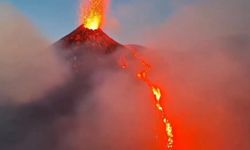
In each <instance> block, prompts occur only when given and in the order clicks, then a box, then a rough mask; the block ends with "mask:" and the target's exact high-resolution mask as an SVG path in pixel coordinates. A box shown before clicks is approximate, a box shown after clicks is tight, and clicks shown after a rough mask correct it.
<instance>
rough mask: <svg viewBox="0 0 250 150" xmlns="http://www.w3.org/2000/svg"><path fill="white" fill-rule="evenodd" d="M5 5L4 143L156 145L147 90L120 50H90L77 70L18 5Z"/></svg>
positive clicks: (18, 146) (24, 147)
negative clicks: (123, 63) (123, 66)
mask: <svg viewBox="0 0 250 150" xmlns="http://www.w3.org/2000/svg"><path fill="white" fill-rule="evenodd" d="M0 8H1V9H0V10H1V11H0V12H1V13H0V21H1V25H0V27H1V28H0V39H1V40H0V48H1V51H0V52H1V56H0V58H1V61H0V62H1V64H0V66H1V71H0V82H2V83H3V84H1V86H0V88H1V96H0V99H1V101H0V108H1V109H0V149H4V150H34V149H36V150H44V149H47V150H50V149H51V150H52V149H53V150H57V149H58V150H64V149H65V150H66V149H67V150H68V149H74V150H78V149H79V150H80V149H89V150H95V149H109V150H115V149H124V150H125V149H131V150H133V149H140V148H143V149H148V150H151V149H157V144H156V143H157V141H158V140H157V138H156V136H157V135H156V134H157V132H156V131H155V130H157V128H158V124H159V122H157V120H156V119H155V115H156V112H155V111H154V107H152V106H153V104H152V103H151V99H150V98H149V95H150V94H148V95H147V94H144V93H147V90H148V89H146V87H145V86H144V85H142V84H140V82H139V81H137V80H136V79H134V77H133V76H134V75H131V74H130V75H129V74H127V73H125V72H124V71H119V70H120V68H119V67H117V66H116V65H115V64H116V63H117V59H118V57H117V56H116V55H114V56H113V55H111V56H106V57H105V58H104V57H103V55H101V56H100V55H96V54H92V53H88V51H86V53H85V54H84V55H83V56H82V57H83V62H84V64H83V66H82V67H83V68H81V69H80V70H81V71H80V72H77V73H76V72H74V73H73V72H72V70H70V69H69V68H70V67H68V66H69V65H70V64H69V61H68V60H67V61H65V60H64V58H63V59H62V57H61V56H65V55H64V54H60V53H61V52H62V51H64V50H63V49H56V50H55V49H52V48H51V47H50V44H49V43H48V42H47V41H46V40H44V39H43V38H42V36H41V35H40V34H39V33H38V32H37V31H36V29H35V28H34V27H33V26H32V25H31V24H30V23H29V21H28V20H27V19H26V18H24V17H23V16H22V15H20V13H19V12H18V11H16V10H15V9H14V8H12V7H11V6H9V5H1V6H0ZM58 54H59V55H58ZM58 56H60V58H59V57H58ZM142 104H143V105H142ZM142 127H143V128H142Z"/></svg>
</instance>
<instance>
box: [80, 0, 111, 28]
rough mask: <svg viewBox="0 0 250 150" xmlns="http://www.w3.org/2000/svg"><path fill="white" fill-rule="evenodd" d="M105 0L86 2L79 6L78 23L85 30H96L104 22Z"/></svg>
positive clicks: (89, 0)
mask: <svg viewBox="0 0 250 150" xmlns="http://www.w3.org/2000/svg"><path fill="white" fill-rule="evenodd" d="M107 3H108V1H107V0H88V1H87V2H85V3H83V2H82V4H81V16H80V22H81V24H83V25H84V27H85V28H88V29H91V30H96V29H98V28H100V27H101V25H102V24H103V21H104V13H105V9H106V5H107Z"/></svg>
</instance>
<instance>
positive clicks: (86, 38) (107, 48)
mask: <svg viewBox="0 0 250 150" xmlns="http://www.w3.org/2000/svg"><path fill="white" fill-rule="evenodd" d="M55 45H56V46H59V47H62V48H64V49H69V50H74V51H77V50H80V49H81V50H83V49H84V50H89V51H90V50H91V51H97V52H98V53H110V52H112V51H114V50H115V49H116V48H118V47H122V45H121V44H120V43H118V42H116V41H114V40H113V39H111V38H110V37H109V36H108V35H107V34H105V33H104V32H103V31H102V30H101V29H97V30H90V29H87V28H85V27H84V26H80V27H78V28H77V29H76V30H74V31H73V32H71V33H70V34H68V35H66V36H65V37H63V38H62V39H60V40H59V41H57V42H56V43H55Z"/></svg>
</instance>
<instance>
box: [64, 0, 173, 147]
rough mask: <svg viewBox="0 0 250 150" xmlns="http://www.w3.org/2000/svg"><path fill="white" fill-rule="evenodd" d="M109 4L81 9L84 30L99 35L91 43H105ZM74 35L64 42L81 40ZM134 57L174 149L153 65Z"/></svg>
mask: <svg viewBox="0 0 250 150" xmlns="http://www.w3.org/2000/svg"><path fill="white" fill-rule="evenodd" d="M107 3H108V0H88V2H87V4H86V3H84V4H82V5H81V6H82V7H81V24H83V26H84V28H86V29H88V30H93V32H89V31H88V30H86V31H88V33H92V34H93V33H94V35H97V36H94V38H93V39H94V40H91V43H98V42H99V41H103V40H97V39H100V38H102V37H104V36H102V37H101V36H98V35H104V33H101V34H99V33H100V31H99V29H100V27H101V25H102V24H103V21H104V16H105V15H104V13H105V7H106V5H107ZM83 31H84V32H83ZM81 33H87V32H85V29H82V28H81V27H80V28H79V34H78V32H76V37H77V36H78V37H82V36H81ZM97 33H98V34H97ZM71 34H72V35H74V33H71ZM72 35H71V36H69V37H70V38H65V39H66V40H63V41H70V39H73V41H74V40H75V39H79V38H72V37H74V36H72ZM88 37H91V36H90V35H88ZM98 37H99V38H98ZM67 39H69V40H67ZM80 39H81V38H80ZM90 39H92V38H90ZM104 39H109V38H104ZM76 41H79V40H76ZM94 41H95V42H94ZM106 41H108V44H105V45H112V44H110V43H115V42H109V41H112V40H106ZM85 42H86V40H83V42H80V43H85ZM68 43H72V42H68ZM102 43H103V42H102ZM105 43H107V42H105ZM70 45H71V44H70ZM94 45H100V44H94ZM113 45H116V46H113V47H118V46H119V44H113ZM117 45H118V46H117ZM106 47H107V46H106ZM126 49H127V50H130V49H131V48H129V47H127V48H126ZM105 51H106V50H105ZM132 56H133V58H135V59H136V60H137V61H138V62H139V64H140V65H141V66H142V68H143V69H142V70H139V71H138V72H137V73H136V76H137V77H138V78H139V79H140V80H142V81H143V82H144V83H145V84H146V85H147V86H148V87H149V88H150V90H151V92H152V95H153V97H154V101H155V105H156V108H157V110H158V111H159V112H160V115H161V118H162V123H163V124H164V128H165V131H164V132H165V133H164V135H165V136H166V139H167V141H166V143H167V144H166V145H167V148H173V143H174V139H173V138H174V135H173V128H172V125H171V123H170V122H169V120H168V119H167V116H166V111H165V109H164V107H163V105H162V101H163V96H162V93H163V89H162V88H161V87H160V86H158V85H157V84H156V83H154V82H153V81H152V80H151V78H150V77H149V72H150V71H151V69H152V67H151V65H150V64H149V63H148V62H147V61H146V60H145V59H143V58H142V57H141V56H139V54H138V53H137V52H136V51H135V50H132ZM124 60H125V59H124ZM121 67H122V68H124V69H126V68H128V64H127V63H126V61H123V62H122V64H121Z"/></svg>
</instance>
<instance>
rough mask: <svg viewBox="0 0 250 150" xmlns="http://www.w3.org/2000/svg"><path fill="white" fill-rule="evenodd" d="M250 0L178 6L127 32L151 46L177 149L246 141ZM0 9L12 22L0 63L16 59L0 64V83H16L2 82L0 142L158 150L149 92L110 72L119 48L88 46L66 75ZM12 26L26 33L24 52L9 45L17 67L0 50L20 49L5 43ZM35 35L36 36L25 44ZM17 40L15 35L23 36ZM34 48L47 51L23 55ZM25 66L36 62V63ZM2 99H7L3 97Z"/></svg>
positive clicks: (18, 147) (11, 146) (14, 146)
mask: <svg viewBox="0 0 250 150" xmlns="http://www.w3.org/2000/svg"><path fill="white" fill-rule="evenodd" d="M145 3H146V2H145ZM157 3H158V4H160V2H159V1H157ZM179 3H181V1H178V5H179ZM139 4H140V5H143V3H139ZM150 4H152V3H150ZM152 5H153V6H154V4H152ZM147 6H148V4H147ZM249 6H250V5H249V2H248V1H244V0H239V1H225V0H219V1H203V2H199V3H193V4H190V5H180V7H179V8H178V9H177V10H176V11H174V12H173V13H172V14H171V15H170V16H169V17H168V18H167V19H166V21H165V23H164V24H147V25H146V27H145V28H143V30H140V29H139V28H138V29H133V30H137V31H136V33H140V34H138V35H147V36H143V37H141V36H135V37H138V39H137V40H138V41H143V43H145V45H147V46H148V47H152V49H155V50H152V49H148V50H144V51H143V52H142V53H143V54H144V55H145V57H146V58H147V59H148V60H149V61H150V62H152V63H153V66H154V72H153V73H152V76H153V78H154V79H155V80H156V81H157V82H159V83H161V84H163V85H164V86H165V87H166V89H167V92H168V101H167V103H168V105H167V108H166V109H167V110H168V116H169V119H170V120H171V122H172V123H173V126H174V133H175V142H176V143H175V146H176V149H192V150H196V149H198V150H199V149H204V150H206V149H209V150H211V149H214V150H217V149H229V150H234V149H243V150H245V149H246V150H247V149H249V148H250V146H249V142H248V139H249V135H248V133H249V124H250V120H249V119H248V118H249V98H250V97H249V94H248V91H249V89H250V87H249V81H250V79H249V72H250V71H249V64H250V63H249V60H248V56H249V49H250V45H249V43H250V42H249V40H250V39H249V35H250V34H249V14H248V10H249ZM141 7H143V6H140V7H139V8H141ZM133 8H136V5H133ZM144 8H145V9H149V11H150V9H151V7H144ZM0 10H1V11H3V12H4V13H0V16H1V19H0V21H2V20H4V23H6V21H7V22H10V21H8V20H11V24H14V26H11V25H10V24H7V25H6V24H4V25H5V26H3V28H4V29H9V28H8V27H10V29H9V30H2V28H1V29H0V33H1V34H0V39H7V38H6V37H8V36H10V37H9V39H10V40H7V41H5V42H2V43H1V41H2V40H1V41H0V43H1V44H0V45H4V49H2V46H1V47H0V48H1V56H0V58H1V60H5V59H4V58H9V59H7V60H8V61H10V60H11V61H10V63H9V64H8V63H7V61H6V62H5V64H4V63H2V62H1V64H0V65H1V67H4V68H9V67H8V65H12V64H13V66H14V67H10V68H11V69H10V70H8V71H9V72H2V71H0V72H1V74H4V75H0V81H4V82H6V81H8V84H7V85H12V86H15V87H16V88H15V89H16V91H15V92H10V91H9V89H11V88H6V87H5V86H2V85H1V89H3V90H1V92H2V93H1V94H2V96H1V109H0V120H1V121H0V149H5V150H22V149H25V150H33V149H36V150H39V149H48V150H49V149H53V150H57V149H58V150H64V149H65V150H68V149H74V150H78V149H79V150H80V149H89V150H92V149H93V150H96V149H108V150H116V149H130V150H133V149H136V150H137V149H144V150H147V149H148V150H152V149H154V150H156V149H159V148H158V147H157V146H156V145H157V144H156V143H157V141H158V140H157V138H156V135H155V134H156V130H157V129H159V128H158V125H159V124H160V123H159V122H157V121H158V120H157V118H156V116H157V112H155V109H154V108H152V106H153V102H152V99H151V98H150V93H149V92H148V89H147V87H145V86H144V85H143V83H141V82H140V81H138V80H137V79H135V78H134V76H133V74H129V73H128V72H126V71H125V72H124V71H118V70H119V69H117V68H116V66H113V65H111V64H114V62H116V60H117V59H118V58H117V56H120V54H115V55H114V56H107V57H105V58H104V57H103V56H99V55H95V54H88V53H86V55H84V60H85V61H84V62H85V64H84V67H85V68H84V69H83V71H82V72H81V73H80V75H75V76H72V75H71V76H68V75H65V68H64V67H65V65H66V66H67V64H65V62H60V61H61V60H59V62H58V59H57V57H54V54H53V53H51V52H53V50H52V49H50V48H48V47H47V45H48V43H46V41H45V42H44V40H43V39H41V38H40V36H39V34H37V33H36V31H34V32H31V31H30V28H32V27H31V25H30V24H29V23H27V21H25V20H23V19H22V18H23V17H21V16H20V15H19V14H18V13H16V12H15V11H13V10H12V9H11V10H10V9H9V8H8V7H6V6H5V7H3V9H2V8H1V9H0ZM123 10H126V8H124V9H123ZM133 10H140V9H133ZM231 10H235V11H231ZM6 12H8V13H6ZM13 13H14V14H13ZM138 14H141V12H138ZM16 15H17V16H16ZM9 16H12V17H9ZM131 16H133V15H132V14H131ZM2 18H3V19H2ZM4 18H5V19H4ZM10 18H15V19H10ZM20 24H21V25H23V24H25V25H24V26H20ZM27 24H28V27H27ZM0 26H1V27H2V23H1V24H0ZM19 28H21V29H19ZM145 29H147V30H145ZM16 30H20V32H21V33H20V32H19V33H20V34H19V35H17V36H18V37H19V36H21V37H19V38H18V40H24V41H26V40H25V39H26V38H28V42H27V45H26V44H24V45H25V48H24V49H23V51H25V50H26V53H23V54H20V53H19V52H20V51H14V52H13V53H14V54H15V55H17V54H20V55H21V56H22V57H21V56H20V55H19V56H18V57H17V58H20V57H21V58H23V59H22V60H25V61H24V63H23V65H24V66H25V67H20V68H18V67H19V65H16V64H19V61H17V62H16V59H12V58H13V57H14V56H13V53H10V54H8V55H7V54H5V53H6V51H4V50H5V49H7V48H8V47H10V46H14V48H13V47H10V48H8V49H9V50H10V51H11V50H13V49H14V50H17V49H15V47H18V48H19V47H20V48H21V46H20V45H16V46H15V44H11V45H10V44H8V45H6V44H5V43H8V41H11V43H13V39H15V37H13V34H14V35H16V34H15V33H16V32H14V33H13V31H16ZM125 30H127V29H125ZM6 31H9V33H6ZM28 31H29V32H28ZM145 31H147V32H145ZM23 32H24V33H23ZM27 33H29V34H27ZM128 34H129V35H125V37H130V36H131V37H134V36H133V32H132V31H130V32H129V33H128ZM130 34H131V35H130ZM2 35H4V36H2ZM7 35H8V36H7ZM148 35H150V36H148ZM23 36H25V38H24V37H23ZM27 36H28V37H27ZM29 36H31V37H32V38H31V37H29ZM34 37H36V38H38V40H37V41H36V42H33V43H36V44H34V45H33V44H32V45H30V44H31V43H30V42H29V41H30V40H33V39H34ZM145 37H149V38H145ZM36 38H35V39H36ZM16 40H17V39H16ZM18 40H17V41H18ZM24 41H21V42H20V43H21V44H23V43H26V42H24ZM9 43H10V42H9ZM40 44H41V45H40ZM38 45H39V46H38ZM41 47H45V48H44V49H43V48H41ZM33 49H38V51H39V50H41V51H42V50H45V51H47V52H48V53H47V52H44V53H39V54H38V55H39V56H41V54H43V55H42V56H41V58H40V59H41V60H40V59H30V57H32V56H33V57H34V56H36V53H37V51H33ZM7 52H8V51H7ZM2 53H3V56H4V57H2ZM2 58H3V59H2ZM43 59H46V60H50V61H47V62H50V63H49V65H48V63H47V64H46V65H45V64H44V63H41V62H43ZM14 60H15V61H14ZM27 60H30V61H31V62H32V63H29V61H27ZM132 63H133V62H132ZM6 64H7V65H6ZM28 64H32V65H31V66H30V65H28ZM61 65H62V66H61ZM26 67H27V68H28V69H26ZM33 67H34V68H39V67H41V69H39V70H38V71H37V70H35V71H34V70H33V69H32V68H33ZM1 70H4V69H1ZM5 70H6V69H5ZM66 70H67V69H66ZM44 72H46V73H45V74H43V75H41V76H40V74H42V73H44ZM66 72H67V71H66ZM33 73H34V74H33ZM50 73H51V74H50ZM15 74H18V75H19V76H20V78H21V79H22V80H17V79H16V78H14V79H16V80H14V79H13V78H12V76H11V75H15ZM31 74H32V75H33V76H32V77H34V78H32V77H30V76H31ZM66 74H67V73H66ZM7 77H8V78H7ZM9 77H10V78H9ZM24 79H25V80H24ZM33 79H34V80H33ZM52 79H53V80H52ZM12 81H14V82H12ZM24 81H25V82H24ZM47 81H49V82H47ZM54 81H55V82H54ZM26 83H29V84H30V85H29V84H28V85H29V86H28V87H26V89H27V91H32V92H29V93H35V95H32V96H29V97H28V98H27V96H26V95H23V92H24V93H25V91H23V89H22V87H25V86H26ZM38 83H39V85H40V86H39V85H38ZM19 87H20V88H19ZM33 91H34V92H33ZM147 93H148V94H147ZM3 94H4V95H3ZM10 97H11V98H10ZM2 99H3V101H2ZM9 99H11V101H12V103H11V104H9V103H7V104H6V101H7V100H8V101H9ZM20 102H21V104H20Z"/></svg>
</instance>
